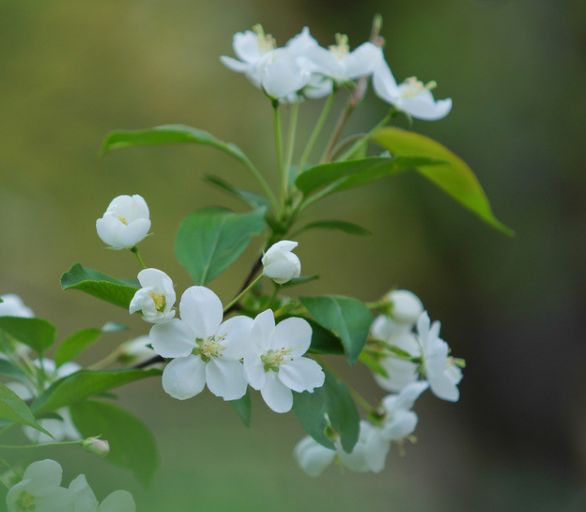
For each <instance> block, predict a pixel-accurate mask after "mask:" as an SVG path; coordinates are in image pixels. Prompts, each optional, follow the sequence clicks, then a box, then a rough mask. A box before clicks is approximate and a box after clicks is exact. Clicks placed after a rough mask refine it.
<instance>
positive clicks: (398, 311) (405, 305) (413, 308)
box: [387, 290, 423, 325]
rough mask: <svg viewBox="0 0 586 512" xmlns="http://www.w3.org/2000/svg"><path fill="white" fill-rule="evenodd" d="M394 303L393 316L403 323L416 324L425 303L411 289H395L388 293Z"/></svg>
mask: <svg viewBox="0 0 586 512" xmlns="http://www.w3.org/2000/svg"><path fill="white" fill-rule="evenodd" d="M387 298H388V299H389V301H390V302H391V303H392V312H391V317H392V318H393V320H395V321H396V322H399V323H402V324H411V325H413V324H415V322H417V319H418V318H419V315H421V313H422V311H423V304H422V303H421V301H420V300H419V298H418V297H417V295H415V294H414V293H413V292H410V291H409V290H393V291H392V292H390V293H389V294H388V295H387Z"/></svg>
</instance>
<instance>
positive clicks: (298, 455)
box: [293, 436, 336, 476]
mask: <svg viewBox="0 0 586 512" xmlns="http://www.w3.org/2000/svg"><path fill="white" fill-rule="evenodd" d="M293 455H294V457H295V460H296V461H297V464H299V467H301V469H302V470H303V471H305V473H307V474H308V475H309V476H319V475H321V474H322V473H323V472H324V470H325V469H326V468H327V467H328V466H329V465H330V464H331V463H332V462H333V461H334V459H335V458H336V450H331V449H330V448H327V447H325V446H323V445H321V444H319V443H318V442H317V441H316V440H315V439H313V437H310V436H306V437H304V438H303V439H302V440H301V441H299V442H298V443H297V445H296V446H295V449H294V451H293Z"/></svg>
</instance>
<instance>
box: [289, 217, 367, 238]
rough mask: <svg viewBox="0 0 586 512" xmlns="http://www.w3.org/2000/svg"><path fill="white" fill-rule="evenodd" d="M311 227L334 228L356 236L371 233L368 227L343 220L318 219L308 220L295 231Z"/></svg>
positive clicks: (306, 229)
mask: <svg viewBox="0 0 586 512" xmlns="http://www.w3.org/2000/svg"><path fill="white" fill-rule="evenodd" d="M311 229H329V230H336V231H342V232H344V233H347V234H348V235H358V236H367V235H371V234H372V233H371V232H370V231H368V229H365V228H363V227H362V226H359V225H358V224H354V223H353V222H347V221H345V220H318V221H316V222H310V223H309V224H306V225H305V226H303V227H302V228H301V229H300V230H299V231H297V234H299V233H303V232H304V231H309V230H311Z"/></svg>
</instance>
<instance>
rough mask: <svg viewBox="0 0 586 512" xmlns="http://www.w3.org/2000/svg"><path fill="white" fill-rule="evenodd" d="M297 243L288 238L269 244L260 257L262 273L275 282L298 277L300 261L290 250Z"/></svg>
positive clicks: (282, 282)
mask: <svg viewBox="0 0 586 512" xmlns="http://www.w3.org/2000/svg"><path fill="white" fill-rule="evenodd" d="M298 245H299V244H298V243H297V242H292V241H290V240H281V241H280V242H277V243H276V244H273V245H271V246H270V247H269V249H268V250H267V252H265V254H264V256H263V257H262V264H263V274H264V275H265V276H266V277H268V278H270V279H272V280H273V281H275V283H277V284H284V283H286V282H288V281H290V280H291V279H293V278H296V277H299V275H300V274H301V261H300V260H299V258H298V257H297V256H296V255H295V254H293V252H292V251H293V249H295V247H297V246H298Z"/></svg>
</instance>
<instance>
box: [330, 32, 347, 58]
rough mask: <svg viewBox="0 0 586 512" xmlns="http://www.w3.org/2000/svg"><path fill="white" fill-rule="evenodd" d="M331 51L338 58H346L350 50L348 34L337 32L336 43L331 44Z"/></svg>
mask: <svg viewBox="0 0 586 512" xmlns="http://www.w3.org/2000/svg"><path fill="white" fill-rule="evenodd" d="M330 52H332V53H333V54H334V57H336V59H338V60H344V59H345V58H346V57H347V56H348V53H349V52H350V46H349V44H348V36H347V35H346V34H336V44H333V45H331V46H330Z"/></svg>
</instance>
